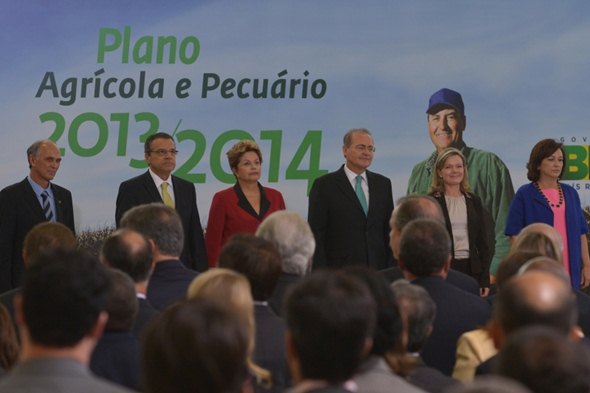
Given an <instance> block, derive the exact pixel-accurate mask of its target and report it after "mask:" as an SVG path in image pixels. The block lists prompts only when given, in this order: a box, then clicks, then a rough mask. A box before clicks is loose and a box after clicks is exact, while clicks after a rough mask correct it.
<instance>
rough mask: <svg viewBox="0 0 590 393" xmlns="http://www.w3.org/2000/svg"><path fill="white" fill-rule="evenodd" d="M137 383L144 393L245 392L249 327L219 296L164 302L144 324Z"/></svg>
mask: <svg viewBox="0 0 590 393" xmlns="http://www.w3.org/2000/svg"><path fill="white" fill-rule="evenodd" d="M142 347H143V348H144V351H143V354H142V373H141V374H142V381H143V383H142V388H143V390H144V391H145V392H146V393H162V392H167V393H189V392H207V393H237V392H243V393H247V392H248V390H247V389H245V381H246V379H247V366H246V358H247V357H248V354H249V351H250V329H249V327H248V326H247V325H246V324H244V323H243V321H242V320H241V319H240V318H236V316H235V310H234V309H233V308H232V307H230V306H229V305H227V304H224V303H223V302H222V301H221V300H220V299H217V300H215V299H205V298H200V299H192V300H186V301H183V302H180V303H178V304H175V305H173V306H171V307H169V308H168V309H167V310H165V311H164V312H163V313H162V315H161V316H160V317H158V318H156V319H155V321H154V323H152V324H150V325H149V326H148V327H147V329H146V334H145V336H144V341H143V343H142Z"/></svg>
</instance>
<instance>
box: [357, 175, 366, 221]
mask: <svg viewBox="0 0 590 393" xmlns="http://www.w3.org/2000/svg"><path fill="white" fill-rule="evenodd" d="M362 184H363V177H362V176H361V175H358V176H357V177H356V186H355V187H354V192H356V196H357V197H358V199H359V202H360V203H361V206H362V207H363V211H364V212H365V216H366V215H367V211H368V210H369V209H368V207H367V198H366V197H365V193H364V192H363V186H362Z"/></svg>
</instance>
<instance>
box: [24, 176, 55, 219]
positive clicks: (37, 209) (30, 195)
mask: <svg viewBox="0 0 590 393" xmlns="http://www.w3.org/2000/svg"><path fill="white" fill-rule="evenodd" d="M21 187H22V189H23V198H24V200H25V203H26V204H27V205H28V206H29V208H30V209H31V211H32V212H33V213H34V214H35V216H37V218H38V219H39V221H47V218H46V217H45V214H44V213H43V209H42V208H41V204H40V203H39V200H38V199H37V195H36V194H35V191H33V187H31V185H30V184H29V180H28V179H27V178H25V180H23V181H22V182H21ZM54 196H55V194H54Z"/></svg>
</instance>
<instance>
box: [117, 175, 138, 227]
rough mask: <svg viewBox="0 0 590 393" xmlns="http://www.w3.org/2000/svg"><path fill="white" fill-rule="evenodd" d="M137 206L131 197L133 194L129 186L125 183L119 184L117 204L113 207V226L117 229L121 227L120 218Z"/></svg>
mask: <svg viewBox="0 0 590 393" xmlns="http://www.w3.org/2000/svg"><path fill="white" fill-rule="evenodd" d="M137 205H138V203H137V202H136V201H135V198H134V197H133V192H132V191H131V190H130V188H129V184H128V183H127V182H123V183H121V185H119V193H118V194H117V203H116V206H115V224H116V226H117V228H120V227H121V218H122V217H123V215H124V214H125V212H127V210H129V209H131V208H132V207H133V206H137Z"/></svg>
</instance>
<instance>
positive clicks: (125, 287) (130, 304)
mask: <svg viewBox="0 0 590 393" xmlns="http://www.w3.org/2000/svg"><path fill="white" fill-rule="evenodd" d="M107 271H108V275H109V278H110V280H111V290H110V291H109V297H108V300H107V307H106V312H107V313H108V314H109V320H108V321H107V324H106V326H105V331H108V332H127V331H130V330H131V329H132V328H133V324H134V323H135V318H136V317H137V312H138V307H139V306H138V303H137V295H136V294H135V286H134V285H133V281H131V278H130V277H129V276H128V275H127V274H125V273H123V272H122V271H120V270H117V269H107Z"/></svg>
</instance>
